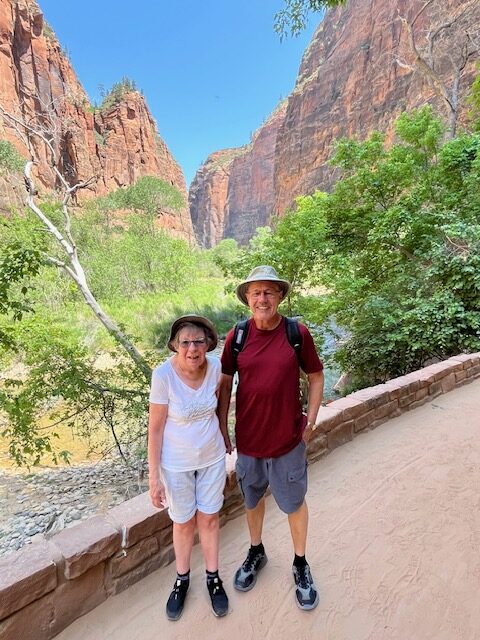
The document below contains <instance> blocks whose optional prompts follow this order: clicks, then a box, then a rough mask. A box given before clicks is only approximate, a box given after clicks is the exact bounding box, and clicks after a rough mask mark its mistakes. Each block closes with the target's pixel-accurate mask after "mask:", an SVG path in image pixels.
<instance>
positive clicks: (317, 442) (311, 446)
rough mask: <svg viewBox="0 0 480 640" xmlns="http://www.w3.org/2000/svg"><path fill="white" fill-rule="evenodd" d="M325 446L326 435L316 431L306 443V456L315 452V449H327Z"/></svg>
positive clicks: (326, 441)
mask: <svg viewBox="0 0 480 640" xmlns="http://www.w3.org/2000/svg"><path fill="white" fill-rule="evenodd" d="M327 447H328V439H327V436H326V435H325V434H324V433H318V431H316V432H315V433H314V434H313V437H312V438H311V439H310V441H309V443H308V445H307V456H308V457H310V455H311V454H314V453H317V451H320V450H322V449H327Z"/></svg>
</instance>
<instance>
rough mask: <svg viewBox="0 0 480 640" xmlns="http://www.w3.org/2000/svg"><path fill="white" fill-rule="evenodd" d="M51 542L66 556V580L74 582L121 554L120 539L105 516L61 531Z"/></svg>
mask: <svg viewBox="0 0 480 640" xmlns="http://www.w3.org/2000/svg"><path fill="white" fill-rule="evenodd" d="M50 543H51V544H53V545H54V546H55V547H57V549H58V550H59V551H60V553H61V554H62V556H63V557H64V559H65V566H64V573H65V577H66V578H67V579H68V580H72V579H73V578H77V577H78V576H80V575H81V574H82V573H85V572H86V571H88V569H91V568H92V567H94V566H95V565H98V564H100V563H101V562H103V561H104V560H106V559H107V558H109V557H110V556H112V555H113V554H114V553H115V552H116V551H118V550H119V549H120V547H121V536H120V534H119V532H118V531H117V530H116V529H115V528H114V527H113V526H112V525H111V524H110V523H109V522H107V521H106V520H105V519H104V518H103V517H102V516H93V517H92V518H89V519H88V520H85V521H84V522H81V523H80V524H77V525H75V526H74V527H70V528H68V529H64V530H63V531H60V533H57V535H55V536H53V538H51V540H50Z"/></svg>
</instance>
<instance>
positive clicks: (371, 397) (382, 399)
mask: <svg viewBox="0 0 480 640" xmlns="http://www.w3.org/2000/svg"><path fill="white" fill-rule="evenodd" d="M390 391H391V387H389V386H388V385H387V384H377V385H376V386H375V387H368V388H367V389H360V391H355V393H352V394H351V395H350V397H351V398H353V399H354V400H360V401H361V402H363V404H364V406H365V413H366V412H367V411H370V409H376V408H377V407H380V406H381V405H382V404H385V403H386V402H388V401H389V400H390Z"/></svg>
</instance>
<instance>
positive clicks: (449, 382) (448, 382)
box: [441, 371, 463, 393]
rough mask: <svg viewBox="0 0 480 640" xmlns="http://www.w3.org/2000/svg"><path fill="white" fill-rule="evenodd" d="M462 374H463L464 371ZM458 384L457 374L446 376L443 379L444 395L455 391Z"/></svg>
mask: <svg viewBox="0 0 480 640" xmlns="http://www.w3.org/2000/svg"><path fill="white" fill-rule="evenodd" d="M461 373H463V371H462V372H461ZM456 384H457V381H456V379H455V372H453V371H452V373H449V374H448V375H447V376H445V378H443V379H442V382H441V385H442V393H448V392H449V391H452V389H455V386H456Z"/></svg>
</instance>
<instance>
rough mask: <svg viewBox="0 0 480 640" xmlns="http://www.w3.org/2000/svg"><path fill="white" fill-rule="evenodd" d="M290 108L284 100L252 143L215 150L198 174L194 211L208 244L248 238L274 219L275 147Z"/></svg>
mask: <svg viewBox="0 0 480 640" xmlns="http://www.w3.org/2000/svg"><path fill="white" fill-rule="evenodd" d="M286 107H287V103H286V102H284V103H283V104H281V105H280V106H279V107H278V108H277V109H276V110H275V111H274V113H273V114H272V115H271V116H270V118H269V119H268V120H267V121H266V123H265V124H264V125H263V126H262V127H261V128H260V129H259V130H258V131H257V132H256V133H255V135H254V136H253V140H252V142H251V143H250V144H249V145H247V146H245V147H241V148H240V149H226V150H223V151H218V152H216V153H213V154H211V155H210V156H209V158H208V159H207V161H206V162H205V164H204V165H202V167H201V168H200V169H199V171H198V172H197V174H196V175H195V178H194V180H193V182H192V185H191V187H190V194H189V202H190V214H191V216H192V222H193V227H194V230H195V234H196V237H197V241H198V242H199V244H201V245H202V246H204V247H211V246H214V245H216V244H217V243H218V242H220V240H222V239H223V238H235V239H237V240H238V241H239V242H241V243H245V242H247V241H248V240H249V238H251V237H252V235H253V233H254V232H255V229H256V228H257V227H260V226H264V225H266V224H267V223H268V222H269V221H270V218H271V212H272V208H273V205H274V188H273V187H274V185H273V178H274V161H275V147H276V143H277V135H278V132H279V130H280V127H281V125H282V123H283V120H284V118H285V113H286Z"/></svg>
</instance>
